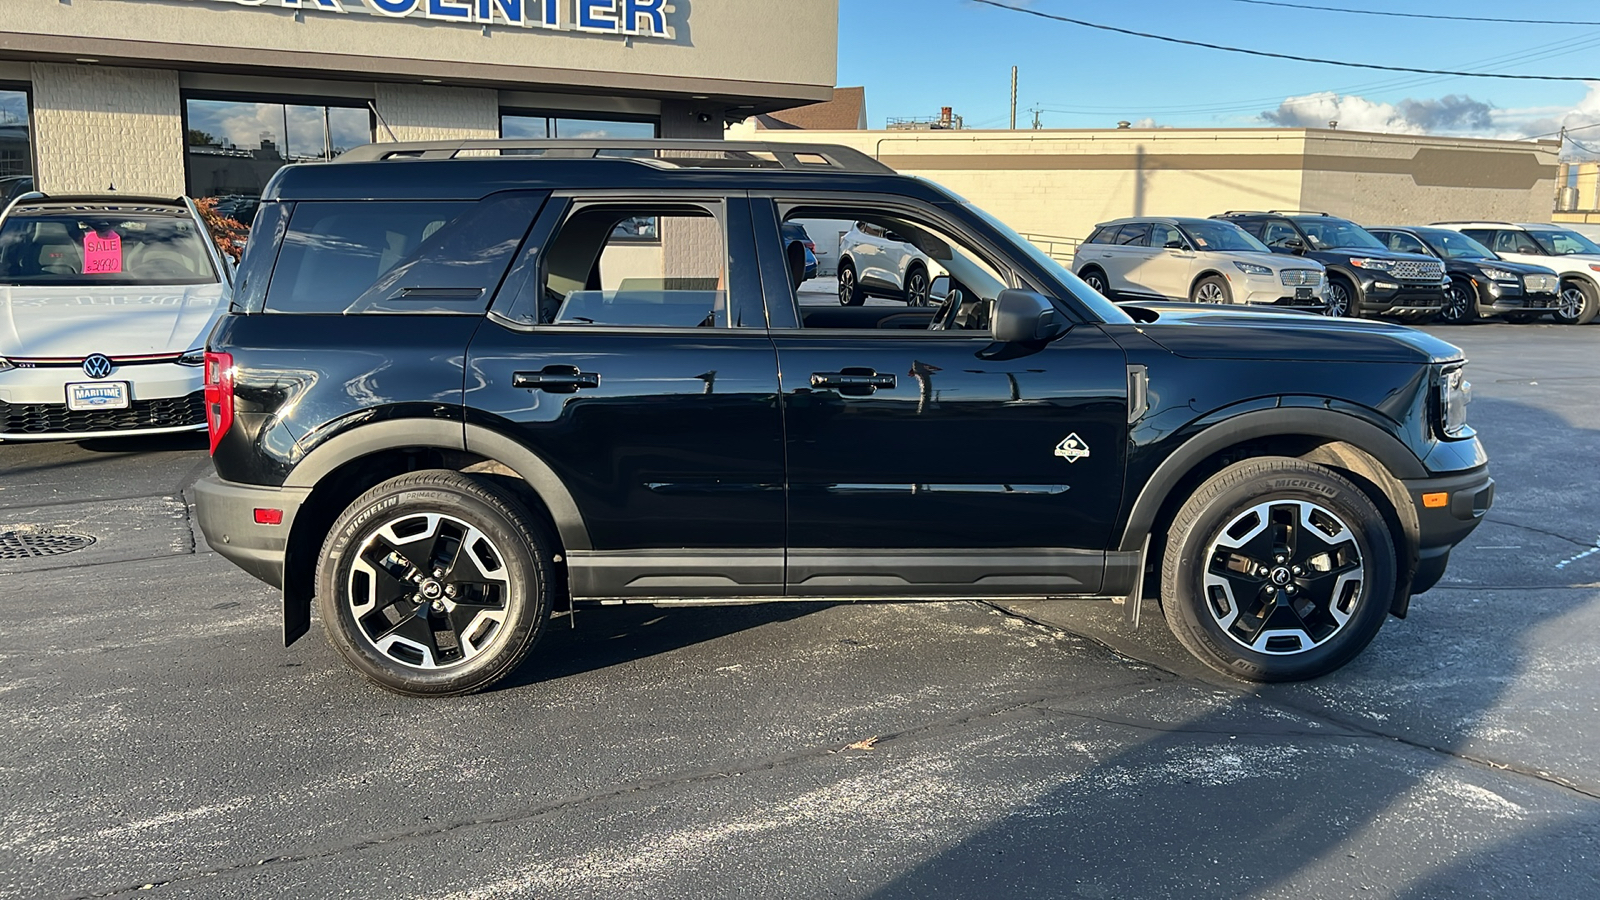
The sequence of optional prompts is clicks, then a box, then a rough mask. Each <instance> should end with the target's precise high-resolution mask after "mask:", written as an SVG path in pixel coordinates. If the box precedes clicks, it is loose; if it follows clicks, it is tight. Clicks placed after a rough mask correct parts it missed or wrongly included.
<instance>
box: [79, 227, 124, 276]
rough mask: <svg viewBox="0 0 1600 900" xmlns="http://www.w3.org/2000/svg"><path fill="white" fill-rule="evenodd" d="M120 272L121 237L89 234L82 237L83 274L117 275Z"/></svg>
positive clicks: (112, 233)
mask: <svg viewBox="0 0 1600 900" xmlns="http://www.w3.org/2000/svg"><path fill="white" fill-rule="evenodd" d="M121 272H122V235H120V234H117V233H116V232H114V231H113V232H110V233H109V234H106V235H104V236H101V235H98V234H95V233H94V232H92V231H91V232H89V233H88V234H86V235H84V236H83V274H85V275H118V274H121Z"/></svg>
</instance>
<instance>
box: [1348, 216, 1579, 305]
mask: <svg viewBox="0 0 1600 900" xmlns="http://www.w3.org/2000/svg"><path fill="white" fill-rule="evenodd" d="M1367 231H1369V232H1371V233H1372V236H1373V237H1375V238H1377V239H1378V240H1380V241H1383V243H1384V245H1385V246H1387V247H1388V248H1389V249H1390V250H1394V251H1396V252H1399V253H1426V254H1427V255H1429V256H1436V257H1438V258H1439V259H1440V260H1441V261H1443V262H1444V269H1445V274H1446V275H1448V276H1449V278H1450V287H1449V288H1448V289H1447V290H1446V292H1445V304H1444V308H1443V309H1441V310H1440V311H1439V318H1441V319H1443V320H1444V321H1446V322H1450V323H1453V324H1465V323H1468V322H1472V321H1474V320H1476V319H1478V318H1480V317H1483V316H1504V317H1505V318H1506V320H1507V321H1510V322H1531V321H1533V320H1534V319H1537V318H1538V317H1539V316H1541V315H1544V314H1545V313H1548V312H1551V311H1552V310H1554V309H1556V308H1557V307H1558V306H1559V305H1560V303H1561V296H1560V290H1561V276H1559V275H1557V274H1556V273H1555V270H1554V269H1548V268H1545V267H1544V266H1531V265H1528V264H1527V263H1516V262H1511V261H1510V260H1506V259H1501V258H1500V257H1499V256H1497V255H1496V254H1495V252H1494V251H1493V250H1490V249H1489V248H1488V247H1485V246H1484V245H1482V244H1480V243H1478V242H1477V241H1475V240H1473V239H1472V238H1471V237H1469V236H1467V235H1465V234H1462V233H1461V232H1459V231H1451V230H1450V229H1448V228H1421V227H1415V226H1400V225H1375V226H1373V227H1371V228H1368V229H1367Z"/></svg>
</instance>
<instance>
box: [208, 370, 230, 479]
mask: <svg viewBox="0 0 1600 900" xmlns="http://www.w3.org/2000/svg"><path fill="white" fill-rule="evenodd" d="M232 426H233V354H231V353H212V352H211V351H210V350H207V351H206V431H207V432H208V433H209V434H210V435H211V453H212V454H213V455H215V454H216V452H217V444H219V443H221V441H222V436H223V435H225V434H227V433H228V429H229V428H231V427H232Z"/></svg>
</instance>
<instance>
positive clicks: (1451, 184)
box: [729, 128, 1557, 239]
mask: <svg viewBox="0 0 1600 900" xmlns="http://www.w3.org/2000/svg"><path fill="white" fill-rule="evenodd" d="M729 136H730V137H736V138H753V139H759V140H772V141H791V142H815V143H828V144H843V145H846V146H850V147H854V148H856V149H858V150H861V151H862V152H864V153H866V154H867V155H869V156H872V157H874V158H876V159H879V160H881V161H882V162H884V163H886V164H887V165H889V166H891V167H893V168H895V169H896V170H898V171H902V172H906V173H909V174H914V175H920V176H923V177H925V178H929V179H932V180H933V181H936V182H938V183H940V184H942V185H944V186H945V187H947V188H949V189H951V190H953V191H955V192H956V193H958V194H960V195H961V196H963V197H966V198H967V199H969V200H971V201H972V202H974V203H976V204H978V205H979V206H982V207H984V208H985V209H987V210H989V211H990V212H992V213H994V214H995V215H996V216H998V217H999V218H1000V219H1001V220H1003V221H1005V222H1006V223H1007V224H1008V225H1010V226H1011V227H1013V228H1015V229H1016V230H1017V231H1020V232H1023V233H1025V234H1029V235H1043V236H1049V237H1062V238H1068V239H1081V238H1083V237H1086V236H1087V235H1088V234H1089V232H1090V231H1091V230H1092V229H1093V227H1094V226H1095V225H1096V224H1097V223H1099V222H1104V221H1106V220H1108V219H1114V218H1118V217H1121V216H1133V215H1168V216H1211V215H1215V214H1217V213H1220V212H1225V211H1227V210H1236V209H1316V210H1325V211H1327V212H1331V213H1335V214H1339V215H1345V216H1349V217H1350V218H1353V219H1355V220H1356V221H1358V222H1368V223H1372V224H1378V223H1379V222H1380V221H1384V222H1389V223H1395V224H1399V223H1416V222H1432V221H1437V220H1440V219H1448V218H1466V217H1472V216H1484V215H1491V214H1492V215H1494V216H1495V217H1497V218H1511V219H1516V220H1521V221H1527V220H1529V219H1530V217H1531V218H1532V219H1534V220H1537V221H1544V220H1545V219H1547V218H1548V217H1549V215H1550V198H1551V197H1552V196H1553V191H1554V188H1555V177H1556V153H1557V147H1556V145H1555V144H1554V143H1552V142H1542V143H1531V142H1506V141H1474V140H1466V139H1448V138H1428V137H1407V136H1385V135H1367V134H1360V133H1354V132H1333V131H1323V130H1307V129H1233V130H1205V131H1201V130H1180V129H1156V130H1138V131H1135V130H1128V129H1113V130H1105V131H1026V132H1008V131H919V132H902V131H832V132H824V131H759V132H756V131H753V130H751V129H748V128H736V129H734V130H733V131H731V132H730V135H729Z"/></svg>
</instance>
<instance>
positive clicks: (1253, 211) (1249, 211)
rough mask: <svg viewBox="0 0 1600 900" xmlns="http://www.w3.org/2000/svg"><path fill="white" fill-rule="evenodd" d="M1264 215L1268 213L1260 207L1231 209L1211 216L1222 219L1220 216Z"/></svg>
mask: <svg viewBox="0 0 1600 900" xmlns="http://www.w3.org/2000/svg"><path fill="white" fill-rule="evenodd" d="M1264 215H1266V213H1265V212H1264V211H1262V210H1259V209H1230V210H1228V211H1227V212H1225V213H1218V214H1217V215H1215V216H1212V217H1211V218H1213V219H1220V218H1223V217H1224V216H1264Z"/></svg>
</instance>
